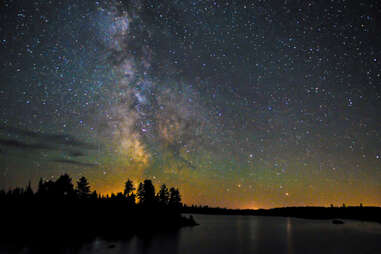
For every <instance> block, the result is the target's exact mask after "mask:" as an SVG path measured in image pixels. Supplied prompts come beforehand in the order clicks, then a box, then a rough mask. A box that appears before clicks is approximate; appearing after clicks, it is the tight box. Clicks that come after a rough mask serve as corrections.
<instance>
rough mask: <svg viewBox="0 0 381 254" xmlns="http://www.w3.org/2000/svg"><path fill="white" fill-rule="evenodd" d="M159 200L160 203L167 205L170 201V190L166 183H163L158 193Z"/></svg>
mask: <svg viewBox="0 0 381 254" xmlns="http://www.w3.org/2000/svg"><path fill="white" fill-rule="evenodd" d="M157 200H158V202H159V204H160V205H162V206H167V205H168V203H169V191H168V188H167V186H166V185H165V184H163V185H161V187H160V190H159V192H158V194H157Z"/></svg>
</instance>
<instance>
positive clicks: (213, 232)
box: [0, 215, 381, 254]
mask: <svg viewBox="0 0 381 254" xmlns="http://www.w3.org/2000/svg"><path fill="white" fill-rule="evenodd" d="M193 216H194V218H195V220H196V221H197V222H199V223H200V225H199V226H196V227H192V228H182V229H180V230H178V231H176V232H167V233H165V234H160V235H151V236H146V237H136V236H134V237H132V238H131V239H129V240H124V241H105V240H101V239H97V240H95V241H93V242H90V243H86V244H81V245H80V246H71V247H67V248H66V247H65V248H57V249H55V247H52V246H50V247H48V246H47V247H46V248H47V249H45V250H44V248H43V247H39V248H38V249H35V248H15V247H14V248H11V247H9V246H8V247H7V248H6V249H5V248H3V247H1V248H0V251H1V253H40V252H41V251H43V250H44V251H49V252H51V253H79V254H87V253H110V254H111V253H112V254H114V253H132V254H134V253H166V254H171V253H181V254H186V253H189V254H194V253H200V254H202V253H205V254H210V253H218V254H224V253H277V254H281V253H287V254H291V253H303V254H305V253H346V254H348V253H367V254H368V253H369V254H371V253H381V224H379V223H370V222H359V221H348V220H346V221H345V224H343V225H334V224H332V223H331V221H330V220H305V219H297V218H282V217H261V216H258V217H256V216H225V215H193Z"/></svg>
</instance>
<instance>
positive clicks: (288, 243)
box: [286, 217, 294, 254]
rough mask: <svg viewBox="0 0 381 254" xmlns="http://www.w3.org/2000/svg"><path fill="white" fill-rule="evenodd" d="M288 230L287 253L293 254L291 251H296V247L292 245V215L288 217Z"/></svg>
mask: <svg viewBox="0 0 381 254" xmlns="http://www.w3.org/2000/svg"><path fill="white" fill-rule="evenodd" d="M286 230H287V253H288V254H291V253H294V249H293V246H292V232H291V231H292V226H291V218H290V217H288V218H287V226H286Z"/></svg>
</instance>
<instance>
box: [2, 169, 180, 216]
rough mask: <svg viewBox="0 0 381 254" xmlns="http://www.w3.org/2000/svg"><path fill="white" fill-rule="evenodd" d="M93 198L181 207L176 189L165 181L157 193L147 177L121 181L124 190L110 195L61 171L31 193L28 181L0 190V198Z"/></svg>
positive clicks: (150, 205)
mask: <svg viewBox="0 0 381 254" xmlns="http://www.w3.org/2000/svg"><path fill="white" fill-rule="evenodd" d="M87 200H88V201H90V200H92V201H96V200H102V201H107V200H116V201H123V202H124V203H125V205H127V206H130V207H135V206H149V207H159V208H164V207H168V208H172V209H179V208H181V207H182V203H181V195H180V192H179V190H178V189H177V188H174V187H171V188H169V189H168V187H167V186H166V185H165V184H162V185H161V186H160V189H159V191H158V192H157V193H156V191H155V186H154V185H153V183H152V181H151V180H149V179H146V180H144V181H143V182H141V183H139V184H138V188H137V189H136V188H135V187H134V183H133V181H132V180H130V179H128V180H127V181H126V182H125V184H124V190H123V192H118V193H112V194H111V195H108V194H107V195H101V194H98V193H97V191H96V190H93V191H92V190H91V186H90V183H89V181H88V180H87V178H86V177H84V176H82V177H81V178H80V179H79V180H78V181H77V182H76V184H75V186H74V184H73V180H72V178H71V177H70V176H69V175H68V174H63V175H61V176H60V177H58V179H57V180H56V181H53V180H47V181H44V180H43V179H42V178H41V179H40V181H39V183H38V188H37V191H36V192H34V191H33V189H32V187H31V184H30V182H29V183H28V185H27V186H26V187H25V188H20V187H17V188H14V189H10V190H8V191H4V190H1V191H0V202H1V201H26V202H29V201H60V202H62V201H87Z"/></svg>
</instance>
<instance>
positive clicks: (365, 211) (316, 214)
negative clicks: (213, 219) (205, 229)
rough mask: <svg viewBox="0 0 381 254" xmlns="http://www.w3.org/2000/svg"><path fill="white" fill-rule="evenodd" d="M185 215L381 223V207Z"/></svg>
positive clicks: (197, 210)
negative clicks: (251, 216)
mask: <svg viewBox="0 0 381 254" xmlns="http://www.w3.org/2000/svg"><path fill="white" fill-rule="evenodd" d="M182 212H183V213H193V214H221V215H253V216H280V217H295V218H305V219H321V220H325V219H327V220H335V219H338V218H340V219H342V220H343V219H348V220H360V221H373V222H379V223H381V207H370V206H362V205H360V206H345V205H343V206H342V207H333V206H331V207H317V206H305V207H282V208H272V209H258V210H252V209H227V208H219V207H208V206H186V205H184V207H183V209H182Z"/></svg>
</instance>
